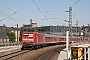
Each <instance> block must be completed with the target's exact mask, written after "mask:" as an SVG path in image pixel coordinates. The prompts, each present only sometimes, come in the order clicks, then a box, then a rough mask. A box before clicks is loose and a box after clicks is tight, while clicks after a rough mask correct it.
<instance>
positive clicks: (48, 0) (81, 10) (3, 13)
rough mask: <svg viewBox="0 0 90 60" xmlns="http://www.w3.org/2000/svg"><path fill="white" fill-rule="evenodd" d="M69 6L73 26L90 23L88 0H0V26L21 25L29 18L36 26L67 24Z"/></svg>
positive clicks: (89, 2)
mask: <svg viewBox="0 0 90 60" xmlns="http://www.w3.org/2000/svg"><path fill="white" fill-rule="evenodd" d="M69 7H72V25H73V26H74V25H75V24H76V21H79V22H78V25H79V26H82V25H86V26H87V25H88V24H90V22H89V21H90V0H0V26H3V24H5V25H6V26H9V27H16V24H18V25H19V27H21V26H22V25H23V24H30V19H32V20H33V23H37V26H42V25H43V26H50V25H53V26H57V25H59V26H62V25H64V26H68V22H65V21H64V20H69V12H65V11H69ZM46 18H47V19H46Z"/></svg>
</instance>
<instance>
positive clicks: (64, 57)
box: [58, 48, 67, 60]
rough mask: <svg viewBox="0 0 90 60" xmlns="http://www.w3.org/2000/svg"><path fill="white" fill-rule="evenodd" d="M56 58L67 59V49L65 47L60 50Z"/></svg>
mask: <svg viewBox="0 0 90 60" xmlns="http://www.w3.org/2000/svg"><path fill="white" fill-rule="evenodd" d="M58 60H67V50H66V48H65V49H63V51H61V52H60V54H59V56H58Z"/></svg>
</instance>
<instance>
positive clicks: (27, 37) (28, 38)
mask: <svg viewBox="0 0 90 60" xmlns="http://www.w3.org/2000/svg"><path fill="white" fill-rule="evenodd" d="M33 37H34V34H30V33H24V34H23V39H22V41H23V42H33Z"/></svg>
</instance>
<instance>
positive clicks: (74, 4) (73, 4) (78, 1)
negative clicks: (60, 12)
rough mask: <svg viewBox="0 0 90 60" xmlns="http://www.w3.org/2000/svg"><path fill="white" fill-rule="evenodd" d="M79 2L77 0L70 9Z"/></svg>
mask: <svg viewBox="0 0 90 60" xmlns="http://www.w3.org/2000/svg"><path fill="white" fill-rule="evenodd" d="M78 2H79V0H78V1H76V2H75V3H74V4H73V5H72V6H71V7H73V6H75V5H76V4H77V3H78Z"/></svg>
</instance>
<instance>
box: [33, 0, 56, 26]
mask: <svg viewBox="0 0 90 60" xmlns="http://www.w3.org/2000/svg"><path fill="white" fill-rule="evenodd" d="M32 1H33V3H34V4H35V5H36V7H37V8H38V10H39V11H40V12H41V14H42V15H43V16H44V18H45V19H46V20H47V21H48V19H47V18H46V16H45V15H44V14H43V12H42V11H41V9H40V8H39V7H38V5H37V4H36V2H35V1H34V0H32ZM40 2H41V1H40ZM41 3H42V2H41ZM42 5H43V4H42ZM43 7H44V5H43ZM44 9H45V10H46V8H45V7H44ZM48 22H50V21H48ZM50 23H52V22H50ZM52 24H54V23H52ZM55 25H56V24H55Z"/></svg>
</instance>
